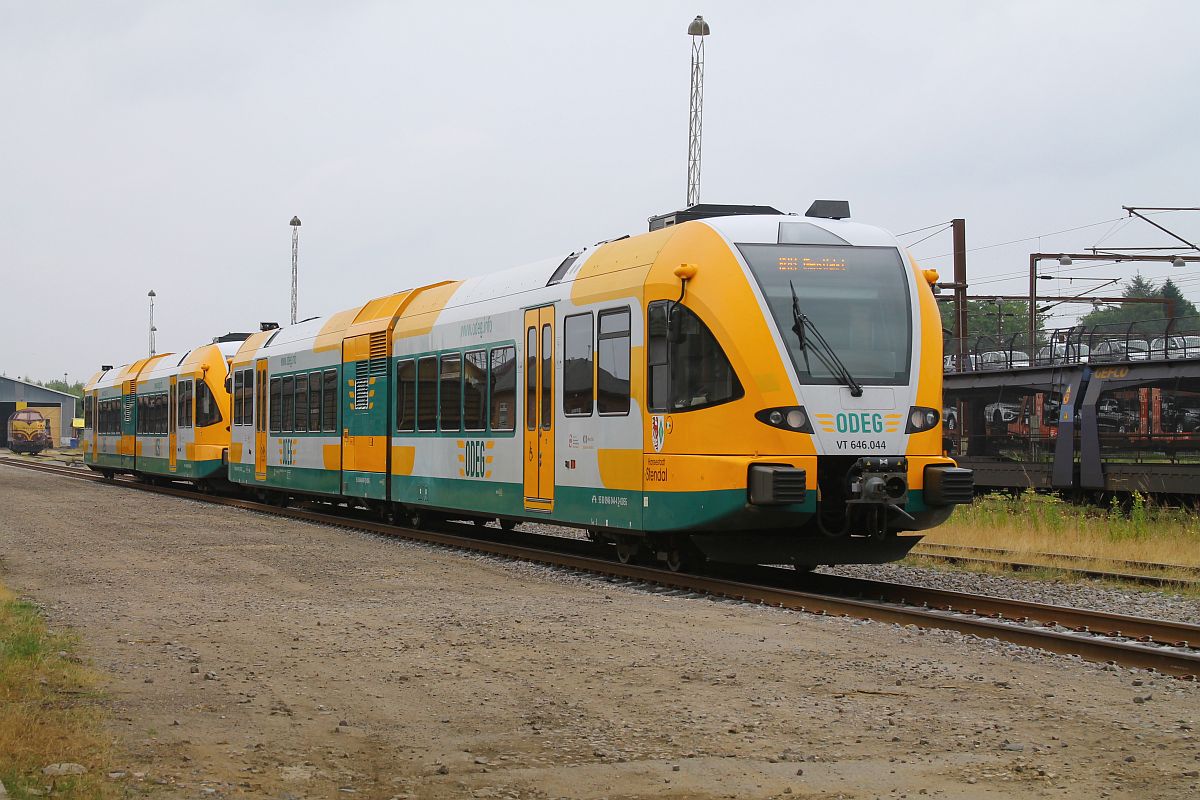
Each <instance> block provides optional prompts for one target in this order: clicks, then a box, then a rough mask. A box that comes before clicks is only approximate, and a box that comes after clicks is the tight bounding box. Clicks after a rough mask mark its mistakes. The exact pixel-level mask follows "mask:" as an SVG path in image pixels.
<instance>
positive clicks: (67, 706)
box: [0, 587, 117, 798]
mask: <svg viewBox="0 0 1200 800" xmlns="http://www.w3.org/2000/svg"><path fill="white" fill-rule="evenodd" d="M76 644H77V643H76V641H75V639H74V638H73V637H71V636H69V635H67V634H63V633H56V632H52V631H50V630H48V629H47V628H46V624H45V621H44V620H43V619H42V616H41V612H40V610H39V609H38V608H37V606H35V605H33V604H32V603H29V602H25V601H21V600H15V599H13V598H12V596H11V595H10V594H9V593H8V592H7V591H5V590H4V589H3V587H0V781H3V782H4V785H5V787H6V788H7V789H8V792H9V794H10V795H11V796H12V797H14V798H26V797H35V796H37V795H39V794H43V793H44V789H45V786H46V784H47V783H52V784H53V793H54V794H55V796H60V797H89V798H90V797H96V798H105V797H109V796H113V795H114V794H115V793H116V792H117V788H116V787H114V786H113V785H111V784H107V783H105V782H104V780H103V779H102V777H101V776H102V774H103V773H102V770H101V769H100V768H101V767H102V766H103V764H104V762H105V758H106V756H107V749H108V745H109V741H108V738H107V737H106V736H105V735H104V734H103V731H102V729H101V726H100V706H99V702H98V700H99V697H98V695H97V694H96V692H95V686H96V682H97V676H96V675H95V674H94V673H93V672H92V671H91V670H90V669H89V668H87V667H86V666H84V665H82V664H80V663H79V660H78V659H76V658H75V657H73V656H72V655H71V652H72V651H73V649H74V648H75V646H76ZM64 761H72V762H77V763H80V764H83V765H85V766H87V767H89V772H88V773H87V774H85V775H79V776H66V777H61V778H54V779H50V778H46V777H45V776H43V775H42V774H41V769H42V767H44V766H46V765H47V764H52V763H58V762H64Z"/></svg>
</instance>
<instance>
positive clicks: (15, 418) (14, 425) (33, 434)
mask: <svg viewBox="0 0 1200 800" xmlns="http://www.w3.org/2000/svg"><path fill="white" fill-rule="evenodd" d="M7 425H8V449H9V450H12V451H13V452H14V453H28V454H29V455H37V454H38V453H40V452H42V451H43V450H49V449H50V448H51V447H53V446H54V437H53V434H52V433H51V431H50V420H48V419H46V417H45V416H44V415H43V414H42V412H40V411H38V410H37V409H33V408H22V409H20V410H18V411H14V412H13V413H12V414H9V416H8V423H7Z"/></svg>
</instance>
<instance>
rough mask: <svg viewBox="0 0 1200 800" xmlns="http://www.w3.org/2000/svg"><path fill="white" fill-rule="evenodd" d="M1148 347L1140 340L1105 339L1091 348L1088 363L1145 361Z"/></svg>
mask: <svg viewBox="0 0 1200 800" xmlns="http://www.w3.org/2000/svg"><path fill="white" fill-rule="evenodd" d="M1149 356H1150V345H1149V344H1148V343H1147V342H1146V341H1144V340H1142V339H1129V340H1126V339H1105V340H1103V341H1101V342H1098V343H1097V344H1096V345H1095V346H1093V347H1092V350H1091V352H1090V353H1089V354H1088V361H1090V362H1093V363H1095V362H1097V361H1145V360H1146V359H1147V358H1149Z"/></svg>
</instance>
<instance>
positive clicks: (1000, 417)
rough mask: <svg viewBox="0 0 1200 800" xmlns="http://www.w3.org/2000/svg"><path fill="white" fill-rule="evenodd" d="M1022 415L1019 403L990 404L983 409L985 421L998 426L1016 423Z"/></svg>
mask: <svg viewBox="0 0 1200 800" xmlns="http://www.w3.org/2000/svg"><path fill="white" fill-rule="evenodd" d="M1020 413H1021V406H1020V404H1019V403H988V404H987V405H986V406H984V407H983V415H984V419H986V420H987V421H988V422H991V423H994V424H996V425H1001V424H1007V423H1009V422H1016V421H1017V416H1018V415H1019V414H1020Z"/></svg>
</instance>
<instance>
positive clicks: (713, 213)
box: [650, 203, 783, 231]
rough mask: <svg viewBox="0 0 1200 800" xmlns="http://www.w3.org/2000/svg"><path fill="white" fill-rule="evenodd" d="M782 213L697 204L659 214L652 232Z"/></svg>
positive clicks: (652, 222)
mask: <svg viewBox="0 0 1200 800" xmlns="http://www.w3.org/2000/svg"><path fill="white" fill-rule="evenodd" d="M782 213H783V212H782V211H780V210H779V209H777V208H772V207H771V206H731V205H719V204H717V203H697V204H696V205H694V206H689V207H688V208H685V209H682V210H680V211H671V212H669V213H667V214H659V215H658V216H657V217H651V218H650V230H652V231H657V230H660V229H662V228H669V227H671V226H672V225H680V224H682V223H684V222H691V221H692V220H694V219H708V218H710V217H734V216H741V215H743V214H760V215H762V214H770V215H775V216H778V215H780V214H782Z"/></svg>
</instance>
